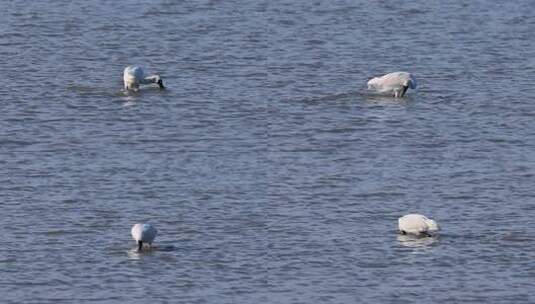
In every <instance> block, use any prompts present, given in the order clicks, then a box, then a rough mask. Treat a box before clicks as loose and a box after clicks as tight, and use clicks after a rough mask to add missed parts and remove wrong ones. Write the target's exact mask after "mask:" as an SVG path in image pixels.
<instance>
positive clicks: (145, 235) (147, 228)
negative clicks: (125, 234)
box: [131, 224, 158, 251]
mask: <svg viewBox="0 0 535 304" xmlns="http://www.w3.org/2000/svg"><path fill="white" fill-rule="evenodd" d="M131 232H132V237H133V238H134V240H136V242H137V250H138V251H141V248H143V242H145V243H149V246H150V245H152V241H154V238H155V237H156V234H158V230H156V228H154V227H153V226H152V225H150V224H135V225H134V227H132V231H131Z"/></svg>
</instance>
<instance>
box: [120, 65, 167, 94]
mask: <svg viewBox="0 0 535 304" xmlns="http://www.w3.org/2000/svg"><path fill="white" fill-rule="evenodd" d="M123 81H124V88H125V90H133V91H137V90H138V89H139V85H140V84H151V83H155V84H157V85H158V86H159V87H160V89H165V87H164V86H163V81H162V78H161V77H160V75H151V76H147V77H145V74H144V73H143V69H142V68H141V67H138V66H127V67H126V68H125V69H124V72H123Z"/></svg>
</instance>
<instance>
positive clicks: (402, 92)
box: [394, 86, 409, 98]
mask: <svg viewBox="0 0 535 304" xmlns="http://www.w3.org/2000/svg"><path fill="white" fill-rule="evenodd" d="M401 88H402V89H401V90H398V89H396V90H394V97H396V98H398V97H400V98H401V97H403V96H405V92H407V89H408V88H409V86H402V87H401Z"/></svg>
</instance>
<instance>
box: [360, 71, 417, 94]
mask: <svg viewBox="0 0 535 304" xmlns="http://www.w3.org/2000/svg"><path fill="white" fill-rule="evenodd" d="M408 88H411V89H416V79H414V77H412V75H411V74H410V73H407V72H394V73H390V74H386V75H384V76H381V77H375V78H373V79H371V80H370V81H368V90H375V91H377V92H379V93H389V94H393V95H394V97H403V96H404V95H405V92H407V89H408Z"/></svg>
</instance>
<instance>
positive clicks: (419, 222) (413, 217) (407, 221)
mask: <svg viewBox="0 0 535 304" xmlns="http://www.w3.org/2000/svg"><path fill="white" fill-rule="evenodd" d="M398 224H399V232H400V233H401V234H407V233H410V234H416V235H427V236H431V234H430V233H431V232H436V231H438V230H440V227H439V226H438V224H437V222H435V221H434V220H431V219H428V218H427V217H425V216H423V215H421V214H408V215H405V216H402V217H400V218H399V220H398Z"/></svg>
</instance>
